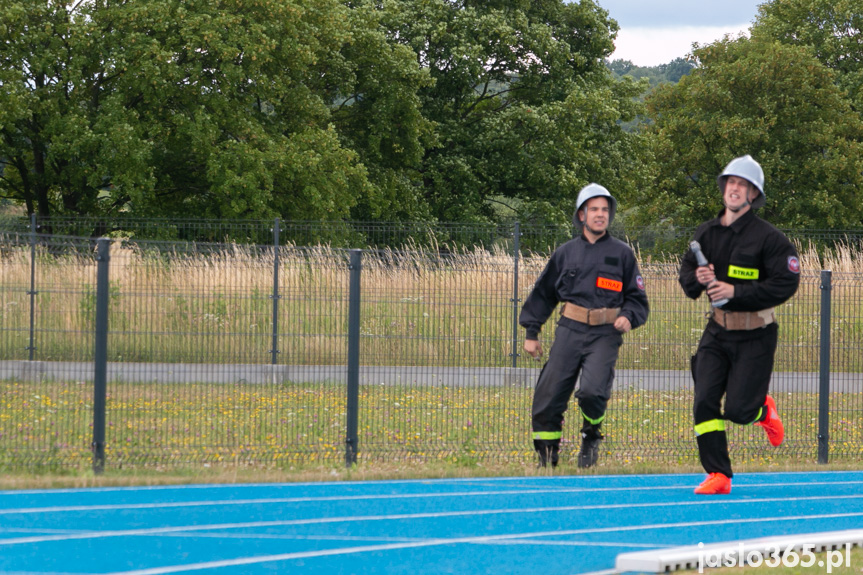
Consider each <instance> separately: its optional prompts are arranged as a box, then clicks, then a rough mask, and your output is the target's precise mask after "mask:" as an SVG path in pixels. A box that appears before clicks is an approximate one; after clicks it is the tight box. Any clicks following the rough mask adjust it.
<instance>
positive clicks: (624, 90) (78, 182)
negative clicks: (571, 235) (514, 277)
mask: <svg viewBox="0 0 863 575" xmlns="http://www.w3.org/2000/svg"><path fill="white" fill-rule="evenodd" d="M0 22H2V25H0V39H2V42H3V49H2V50H0V138H2V140H0V162H2V174H0V176H2V178H0V197H2V198H9V199H14V200H17V201H21V202H23V203H25V204H26V206H27V209H28V211H30V212H35V213H39V214H41V215H49V214H93V215H103V214H111V213H117V212H126V213H130V214H134V215H140V216H172V217H180V216H204V217H213V218H262V217H273V216H276V215H277V216H281V217H283V218H289V219H338V218H347V217H351V218H364V219H435V218H436V219H446V220H471V219H472V220H484V219H489V218H493V217H495V210H494V208H493V206H494V205H495V202H504V203H509V205H510V206H513V207H515V208H516V209H518V210H521V212H520V215H521V216H524V215H531V214H533V215H537V214H539V216H538V217H542V218H543V219H548V218H556V219H564V220H565V219H568V217H569V212H570V211H571V209H572V202H573V200H574V197H575V194H576V193H577V191H578V188H579V187H580V186H581V185H583V184H585V183H587V182H588V181H590V180H597V181H601V182H602V183H604V184H605V185H606V186H608V187H609V188H610V189H612V190H614V191H615V192H616V193H618V194H620V195H622V196H626V195H627V193H630V192H631V191H632V190H634V189H636V188H637V186H638V184H637V178H634V177H633V175H634V174H639V173H641V170H639V169H638V168H639V162H640V161H641V157H642V154H643V149H642V148H643V142H642V137H641V136H639V135H635V134H627V133H626V132H624V131H623V130H622V129H621V127H620V120H624V121H625V120H627V119H631V118H633V117H634V116H635V114H636V113H637V112H638V110H639V108H638V106H639V104H638V103H637V102H636V101H634V99H633V96H635V95H637V94H639V93H640V91H641V90H642V88H643V86H640V85H638V84H636V83H634V82H632V81H631V80H624V81H615V80H614V79H613V78H612V77H611V75H610V74H609V73H608V71H607V70H606V68H605V66H604V59H605V58H606V57H607V56H608V54H610V53H611V51H612V50H613V43H612V42H613V37H614V34H615V32H616V24H615V23H614V21H613V20H610V19H609V18H608V14H607V13H606V12H605V11H604V10H602V9H600V8H599V7H598V6H597V5H596V4H594V3H593V2H592V1H591V0H582V1H581V2H564V1H563V0H493V1H488V0H486V1H482V2H479V1H469V0H399V1H396V0H356V1H338V0H215V1H214V0H148V1H147V2H136V1H134V0H119V1H114V0H92V1H87V2H83V1H78V2H53V1H48V0H9V1H7V2H4V3H3V4H2V5H0Z"/></svg>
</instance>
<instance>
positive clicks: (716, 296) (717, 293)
mask: <svg viewBox="0 0 863 575" xmlns="http://www.w3.org/2000/svg"><path fill="white" fill-rule="evenodd" d="M707 297H709V298H710V301H719V300H722V299H731V298H733V297H734V286H733V285H731V284H729V283H725V282H720V281H714V282H713V283H712V284H710V285H709V286H707Z"/></svg>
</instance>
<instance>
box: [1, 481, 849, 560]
mask: <svg viewBox="0 0 863 575" xmlns="http://www.w3.org/2000/svg"><path fill="white" fill-rule="evenodd" d="M702 479H703V476H702V475H614V476H600V475H590V476H542V477H511V478H476V479H452V480H413V481H374V482H338V483H289V484H263V485H194V486H172V487H130V488H102V489H57V490H39V491H3V492H0V573H4V574H15V575H18V574H24V573H27V574H28V575H49V574H50V575H61V574H62V575H72V574H75V575H83V574H88V575H91V574H97V573H98V574H108V573H110V574H113V575H120V574H123V575H132V574H134V575H156V574H163V573H195V574H198V573H213V574H228V573H230V574H243V575H246V574H249V575H254V574H260V573H280V574H287V573H290V574H306V573H321V574H327V575H331V574H339V573H357V574H359V573H407V574H409V575H425V574H428V575H439V574H441V573H458V574H474V573H494V574H503V573H506V574H519V573H525V574H531V575H535V574H537V573H538V574H540V575H554V574H566V575H573V574H577V573H596V572H612V570H613V568H614V563H615V558H616V556H617V555H618V554H619V553H629V552H633V551H644V550H648V549H661V548H664V547H675V546H680V545H697V544H698V543H705V544H707V543H715V542H720V541H736V540H740V539H751V538H757V537H765V536H775V535H790V534H803V533H814V532H822V531H825V532H826V531H839V530H845V529H858V528H859V527H860V526H861V525H863V472H815V473H749V474H738V475H736V476H735V477H734V486H733V489H732V492H731V494H730V495H718V496H703V495H702V496H698V495H695V494H694V493H693V492H692V490H693V488H694V487H695V486H696V485H697V484H698V483H699V482H700V481H701V480H702Z"/></svg>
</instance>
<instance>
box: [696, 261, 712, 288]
mask: <svg viewBox="0 0 863 575" xmlns="http://www.w3.org/2000/svg"><path fill="white" fill-rule="evenodd" d="M695 279H696V280H698V283H700V284H701V285H704V286H706V285H710V284H711V283H712V282H715V281H716V274H715V273H714V272H713V264H709V265H706V266H700V267H697V268H695Z"/></svg>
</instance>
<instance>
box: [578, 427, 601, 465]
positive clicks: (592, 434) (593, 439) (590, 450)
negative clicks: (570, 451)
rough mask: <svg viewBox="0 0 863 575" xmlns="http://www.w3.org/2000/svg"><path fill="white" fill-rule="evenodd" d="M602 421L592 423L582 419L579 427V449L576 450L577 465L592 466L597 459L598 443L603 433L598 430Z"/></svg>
mask: <svg viewBox="0 0 863 575" xmlns="http://www.w3.org/2000/svg"><path fill="white" fill-rule="evenodd" d="M600 426H602V423H597V424H593V423H590V422H589V421H587V420H584V425H583V426H582V427H581V451H579V452H578V466H579V467H581V468H588V467H593V466H594V465H596V460H597V459H599V444H600V443H601V442H602V440H603V439H604V438H603V435H602V434H601V433H600V432H599V428H600Z"/></svg>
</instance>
